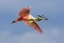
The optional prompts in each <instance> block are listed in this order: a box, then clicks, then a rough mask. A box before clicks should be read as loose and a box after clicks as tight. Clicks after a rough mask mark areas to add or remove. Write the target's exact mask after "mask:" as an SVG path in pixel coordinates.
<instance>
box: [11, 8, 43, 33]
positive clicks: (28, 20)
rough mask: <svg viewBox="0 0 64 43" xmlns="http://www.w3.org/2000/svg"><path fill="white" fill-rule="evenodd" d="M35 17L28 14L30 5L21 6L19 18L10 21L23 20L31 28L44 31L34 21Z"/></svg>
mask: <svg viewBox="0 0 64 43" xmlns="http://www.w3.org/2000/svg"><path fill="white" fill-rule="evenodd" d="M35 20H36V18H34V17H33V16H32V15H31V14H30V7H27V8H23V9H21V10H20V12H19V18H17V19H16V20H15V21H13V22H12V23H15V22H18V21H23V22H24V23H25V24H26V25H28V26H30V27H32V28H33V29H35V30H37V31H38V32H40V33H44V32H43V31H42V29H41V28H40V27H39V25H38V24H37V23H36V21H35Z"/></svg>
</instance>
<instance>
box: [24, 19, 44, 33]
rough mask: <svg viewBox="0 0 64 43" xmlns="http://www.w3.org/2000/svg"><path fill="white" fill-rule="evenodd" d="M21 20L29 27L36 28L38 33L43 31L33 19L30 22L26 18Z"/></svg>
mask: <svg viewBox="0 0 64 43" xmlns="http://www.w3.org/2000/svg"><path fill="white" fill-rule="evenodd" d="M23 21H24V23H25V24H26V25H28V26H30V27H31V28H33V29H35V30H37V31H38V32H40V33H44V32H43V31H42V30H41V28H40V27H39V26H38V24H37V23H36V22H35V21H34V20H33V22H32V23H29V22H28V21H27V20H23Z"/></svg>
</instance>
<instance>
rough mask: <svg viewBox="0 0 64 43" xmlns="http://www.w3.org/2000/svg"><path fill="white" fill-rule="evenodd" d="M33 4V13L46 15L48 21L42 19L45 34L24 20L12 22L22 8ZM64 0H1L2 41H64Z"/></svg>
mask: <svg viewBox="0 0 64 43" xmlns="http://www.w3.org/2000/svg"><path fill="white" fill-rule="evenodd" d="M27 6H31V7H32V8H31V14H32V15H33V16H34V17H38V16H37V15H38V14H39V15H42V14H43V15H45V16H46V17H47V18H49V21H48V22H45V21H40V22H38V24H39V26H40V27H41V28H42V30H43V31H44V32H45V34H39V33H38V32H37V31H36V30H34V29H32V28H30V27H28V26H26V25H25V24H24V23H23V22H22V21H21V22H18V23H16V24H11V22H12V21H13V20H15V19H16V18H17V17H19V16H18V13H19V11H20V9H22V8H23V7H27ZM63 42H64V0H0V43H63Z"/></svg>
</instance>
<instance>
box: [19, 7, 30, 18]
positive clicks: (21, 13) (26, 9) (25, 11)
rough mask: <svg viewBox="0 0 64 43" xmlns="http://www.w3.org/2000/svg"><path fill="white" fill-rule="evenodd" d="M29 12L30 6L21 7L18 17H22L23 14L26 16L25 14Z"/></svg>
mask: <svg viewBox="0 0 64 43" xmlns="http://www.w3.org/2000/svg"><path fill="white" fill-rule="evenodd" d="M29 13H30V8H29V7H27V8H22V9H21V10H20V12H19V16H20V17H24V16H26V15H29Z"/></svg>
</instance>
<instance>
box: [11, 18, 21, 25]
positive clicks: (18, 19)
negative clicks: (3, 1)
mask: <svg viewBox="0 0 64 43" xmlns="http://www.w3.org/2000/svg"><path fill="white" fill-rule="evenodd" d="M21 20H22V19H21V18H17V19H16V20H14V21H12V24H13V23H16V22H18V21H21Z"/></svg>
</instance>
